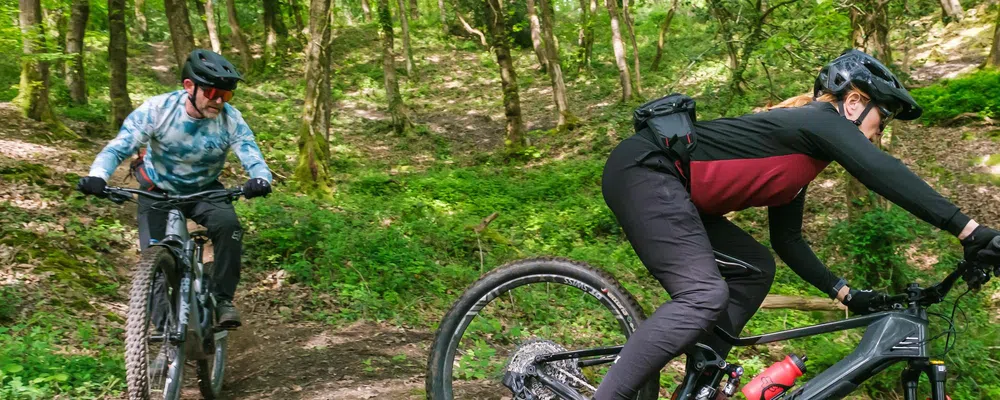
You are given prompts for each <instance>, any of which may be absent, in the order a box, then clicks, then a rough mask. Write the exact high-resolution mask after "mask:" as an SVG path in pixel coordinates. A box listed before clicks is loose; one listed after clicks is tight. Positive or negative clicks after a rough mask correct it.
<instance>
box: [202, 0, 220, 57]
mask: <svg viewBox="0 0 1000 400" xmlns="http://www.w3.org/2000/svg"><path fill="white" fill-rule="evenodd" d="M205 28H206V29H208V41H209V42H210V43H211V44H212V51H214V52H216V53H219V54H222V42H221V41H219V24H218V23H216V21H215V0H205Z"/></svg>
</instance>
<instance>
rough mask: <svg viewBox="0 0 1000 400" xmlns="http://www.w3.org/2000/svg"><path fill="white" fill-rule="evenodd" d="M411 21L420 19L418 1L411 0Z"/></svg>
mask: <svg viewBox="0 0 1000 400" xmlns="http://www.w3.org/2000/svg"><path fill="white" fill-rule="evenodd" d="M410 19H411V20H413V21H416V20H418V19H420V4H418V3H417V0H410Z"/></svg>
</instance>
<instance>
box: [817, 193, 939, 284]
mask: <svg viewBox="0 0 1000 400" xmlns="http://www.w3.org/2000/svg"><path fill="white" fill-rule="evenodd" d="M917 223H918V222H917V221H916V220H914V219H913V217H912V216H911V215H910V214H909V213H907V212H906V211H904V210H903V209H901V208H899V207H892V208H890V209H888V210H886V209H882V208H876V209H874V210H872V211H870V212H867V213H865V214H863V215H861V216H860V217H859V218H856V219H854V220H847V221H843V222H841V223H839V224H837V225H836V226H834V228H833V229H832V230H831V231H830V236H829V237H828V239H829V243H831V244H833V245H834V246H836V248H837V249H838V250H839V251H840V252H842V253H843V254H844V255H845V256H846V258H847V260H849V269H850V274H851V276H852V277H853V279H851V281H852V282H853V283H854V285H856V286H859V287H864V288H891V289H892V290H894V291H901V290H903V289H905V287H906V284H907V283H909V282H910V280H909V279H910V278H909V277H908V276H906V273H907V270H908V268H907V265H906V261H907V260H906V257H905V255H904V254H903V246H905V245H908V244H909V243H911V242H913V240H915V239H916V237H917V236H916V233H915V232H914V229H916V227H917V226H918V225H917ZM924 231H926V229H924Z"/></svg>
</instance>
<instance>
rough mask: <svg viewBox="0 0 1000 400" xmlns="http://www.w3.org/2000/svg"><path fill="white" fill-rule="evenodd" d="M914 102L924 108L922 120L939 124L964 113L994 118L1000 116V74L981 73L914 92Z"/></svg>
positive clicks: (944, 81) (994, 72) (939, 82)
mask: <svg viewBox="0 0 1000 400" xmlns="http://www.w3.org/2000/svg"><path fill="white" fill-rule="evenodd" d="M912 94H913V98H914V99H916V100H917V102H918V103H919V104H920V105H921V106H922V107H924V113H923V115H922V116H921V117H920V118H921V120H922V121H924V122H925V123H927V124H929V125H936V124H940V123H941V122H944V121H948V120H950V119H952V118H955V117H956V116H958V115H960V114H964V113H975V114H979V115H980V116H982V117H989V118H995V117H996V116H997V114H998V112H1000V70H982V71H977V72H974V73H972V74H969V75H965V76H962V77H958V78H954V79H944V80H941V81H938V82H936V83H934V84H933V85H930V86H927V87H923V88H918V89H914V90H913V91H912Z"/></svg>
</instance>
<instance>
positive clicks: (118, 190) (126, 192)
mask: <svg viewBox="0 0 1000 400" xmlns="http://www.w3.org/2000/svg"><path fill="white" fill-rule="evenodd" d="M104 194H105V195H107V196H108V199H109V200H111V201H113V202H115V203H118V204H121V203H124V202H125V201H127V200H129V199H131V198H132V195H133V194H136V195H139V196H144V197H148V198H151V199H153V200H159V201H166V202H171V203H175V202H183V201H187V200H192V199H211V198H218V197H225V198H227V199H229V200H235V199H237V198H239V197H240V196H242V195H243V187H235V188H232V189H214V190H204V191H201V192H198V193H192V194H183V195H171V194H167V193H159V192H150V191H148V190H139V189H132V188H123V187H116V186H108V187H106V188H105V189H104Z"/></svg>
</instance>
